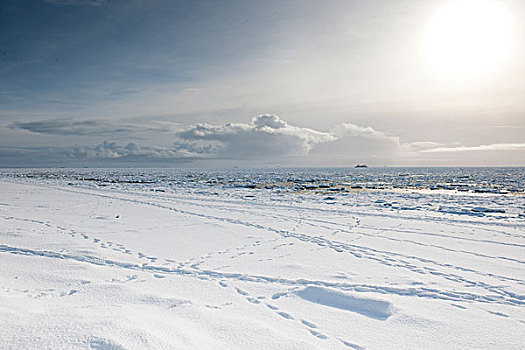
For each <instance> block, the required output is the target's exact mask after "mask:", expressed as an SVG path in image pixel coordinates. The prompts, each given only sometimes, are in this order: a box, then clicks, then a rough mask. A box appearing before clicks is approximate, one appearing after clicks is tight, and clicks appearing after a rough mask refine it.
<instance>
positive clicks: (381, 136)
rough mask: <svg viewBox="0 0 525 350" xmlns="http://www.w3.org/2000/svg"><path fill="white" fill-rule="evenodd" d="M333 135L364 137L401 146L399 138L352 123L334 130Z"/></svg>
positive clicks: (344, 124)
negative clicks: (392, 142)
mask: <svg viewBox="0 0 525 350" xmlns="http://www.w3.org/2000/svg"><path fill="white" fill-rule="evenodd" d="M333 134H334V135H335V136H337V137H338V138H341V137H346V136H352V137H364V138H368V139H375V140H388V141H394V142H396V143H398V144H399V137H397V136H393V135H390V134H388V133H385V132H383V131H378V130H375V129H374V128H372V127H371V126H367V127H362V126H359V125H356V124H352V123H342V124H341V125H340V126H339V127H337V128H336V129H334V130H333Z"/></svg>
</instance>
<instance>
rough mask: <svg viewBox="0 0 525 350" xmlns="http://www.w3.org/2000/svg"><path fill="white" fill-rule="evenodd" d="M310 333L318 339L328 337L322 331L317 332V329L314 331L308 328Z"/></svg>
mask: <svg viewBox="0 0 525 350" xmlns="http://www.w3.org/2000/svg"><path fill="white" fill-rule="evenodd" d="M309 332H310V334H312V335H313V336H314V337H317V338H319V339H323V340H325V339H328V337H327V336H326V335H324V334H323V333H321V332H318V331H314V330H313V329H310V330H309Z"/></svg>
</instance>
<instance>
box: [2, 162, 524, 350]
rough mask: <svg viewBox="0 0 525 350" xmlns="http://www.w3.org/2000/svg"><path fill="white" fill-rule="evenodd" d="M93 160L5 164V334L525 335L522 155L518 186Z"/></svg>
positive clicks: (462, 344) (182, 337) (339, 341)
mask: <svg viewBox="0 0 525 350" xmlns="http://www.w3.org/2000/svg"><path fill="white" fill-rule="evenodd" d="M85 172H86V174H84V175H82V176H77V174H78V173H82V171H79V172H78V173H74V174H73V175H72V174H71V173H68V172H67V171H65V170H57V171H50V170H41V171H28V172H25V171H23V170H14V171H3V175H2V178H1V179H0V228H1V229H0V237H1V241H0V263H1V266H2V273H1V274H0V329H1V331H0V334H1V343H0V348H2V349H4V348H5V349H62V348H63V349H70V348H79V349H90V348H91V349H146V348H148V349H316V348H318V349H338V348H340V349H522V348H523V344H524V343H525V308H524V304H525V287H524V285H525V268H524V266H525V265H524V263H525V250H524V247H525V240H524V231H525V212H524V204H525V197H524V194H523V188H522V187H523V184H522V182H521V181H522V179H521V177H522V174H523V173H522V170H518V171H517V173H518V174H521V175H520V176H521V177H519V176H518V178H517V180H516V181H515V182H514V183H512V185H511V186H509V188H510V190H511V191H510V192H509V189H507V188H503V187H501V186H500V187H498V186H499V185H498V186H494V188H490V189H488V188H487V186H485V184H483V185H482V186H479V187H472V186H473V185H472V183H470V184H469V183H468V182H469V181H471V180H472V179H473V178H476V175H472V176H471V177H470V180H468V179H469V178H468V177H465V176H463V175H461V176H458V177H457V180H458V182H457V183H458V185H457V186H456V185H454V184H452V186H451V184H443V183H441V182H440V181H441V180H440V181H436V184H431V186H432V189H431V190H428V189H427V188H424V189H417V188H414V187H417V186H416V185H417V184H416V183H417V181H415V180H414V181H412V182H410V183H409V184H407V183H408V182H406V181H405V183H404V184H403V185H399V186H395V187H396V188H383V187H385V186H384V185H377V184H376V185H374V186H371V185H370V184H368V185H367V183H366V181H367V180H366V179H363V176H364V175H362V174H363V173H357V172H356V173H355V174H357V175H355V176H354V177H357V178H359V176H361V180H362V181H361V182H359V183H357V182H356V183H346V182H344V181H343V180H344V179H337V180H334V181H332V180H331V179H328V180H327V181H324V177H326V175H325V174H321V175H316V176H317V177H316V180H315V181H314V180H307V181H306V180H305V181H293V180H290V181H288V180H287V181H283V180H282V179H280V180H279V181H276V180H272V181H270V180H269V179H261V178H257V176H255V175H253V174H248V175H247V177H251V178H257V179H258V180H257V181H254V184H248V185H246V183H245V182H243V183H242V185H239V183H238V182H235V181H230V180H228V174H226V175H220V176H215V179H214V180H210V179H200V180H199V181H193V180H192V181H186V182H179V183H178V184H177V183H174V182H173V181H171V180H169V181H167V180H166V181H157V182H151V181H148V180H147V179H146V180H144V181H143V180H140V181H130V180H129V179H127V180H126V181H124V180H122V179H123V177H122V176H120V175H122V174H121V173H117V175H119V174H120V175H119V176H117V175H115V174H112V175H108V173H107V172H106V173H103V172H100V173H101V174H102V175H100V176H99V177H98V178H96V177H93V174H92V173H97V170H93V171H91V172H92V173H90V174H87V172H88V170H86V171H85ZM28 174H31V176H21V175H28ZM57 174H58V175H57ZM360 174H361V175H360ZM88 175H89V176H88ZM409 175H410V174H409ZM412 175H413V174H412ZM412 175H410V177H411V178H413V179H417V178H418V177H417V176H415V175H414V176H412ZM396 176H397V175H396ZM190 177H191V178H196V177H197V176H196V175H191V176H190ZM406 177H407V176H404V177H403V176H397V178H399V179H402V178H406ZM130 178H133V177H132V176H131V177H130ZM159 178H160V177H159ZM217 178H218V179H219V180H216V179H217ZM303 178H304V176H303ZM420 178H421V177H419V179H420ZM186 179H187V178H186ZM319 179H322V180H319ZM384 179H385V177H382V178H381V181H383V180H384ZM427 180H428V179H427ZM427 180H425V179H423V180H421V181H422V182H425V181H427ZM396 181H401V180H396ZM418 181H419V183H421V181H420V180H418ZM508 181H509V180H508V179H505V180H504V181H503V182H504V183H505V182H508ZM285 182H286V184H285ZM427 182H428V181H427ZM471 182H475V181H473V180H472V181H471ZM489 182H490V181H489ZM489 182H487V183H489ZM190 184H191V185H190ZM290 184H292V185H290ZM469 186H470V187H469ZM367 187H368V188H367ZM378 187H381V188H379V189H378ZM465 187H466V188H468V189H469V190H468V192H465V191H464V190H463V189H464V188H465ZM516 188H517V189H516ZM513 189H514V191H513Z"/></svg>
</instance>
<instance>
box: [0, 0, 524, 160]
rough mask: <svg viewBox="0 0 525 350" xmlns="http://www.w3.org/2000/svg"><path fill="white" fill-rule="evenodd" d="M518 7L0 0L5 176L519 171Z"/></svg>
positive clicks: (495, 0) (441, 0)
mask: <svg viewBox="0 0 525 350" xmlns="http://www.w3.org/2000/svg"><path fill="white" fill-rule="evenodd" d="M524 34H525V2H523V1H522V0H457V1H456V0H452V1H448V0H430V1H429V0H425V1H424V0H419V1H417V0H414V1H411V0H372V1H365V0H362V1H354V0H346V1H304V0H302V1H281V0H280V1H273V0H269V1H221V2H218V1H171V0H170V1H168V0H166V1H162V0H151V1H144V0H125V1H118V0H115V1H112V0H32V1H25V0H2V1H1V2H0V77H1V79H0V166H8V167H9V166H24V167H26V166H116V167H118V166H184V167H201V166H202V167H230V166H236V165H238V166H353V165H355V164H356V163H366V164H368V165H370V166H523V165H525V40H524Z"/></svg>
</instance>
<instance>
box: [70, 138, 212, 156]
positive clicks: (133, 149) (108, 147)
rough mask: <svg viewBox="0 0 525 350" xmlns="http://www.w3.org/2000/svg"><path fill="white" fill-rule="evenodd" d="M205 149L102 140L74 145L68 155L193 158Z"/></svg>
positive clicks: (200, 154)
mask: <svg viewBox="0 0 525 350" xmlns="http://www.w3.org/2000/svg"><path fill="white" fill-rule="evenodd" d="M203 153H206V152H205V149H203V150H201V152H199V150H198V149H197V148H196V147H194V148H193V150H189V149H188V148H184V147H177V145H174V146H172V147H160V146H153V147H150V146H139V145H137V144H136V143H128V144H127V145H126V146H121V145H119V144H118V143H116V142H109V141H104V143H102V144H99V145H97V146H94V147H89V146H74V147H72V148H71V149H70V151H69V155H70V157H72V158H99V159H110V158H113V159H116V158H130V157H131V158H146V159H148V158H149V159H152V158H157V159H174V158H188V157H191V158H195V157H201V156H202V154H203Z"/></svg>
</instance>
